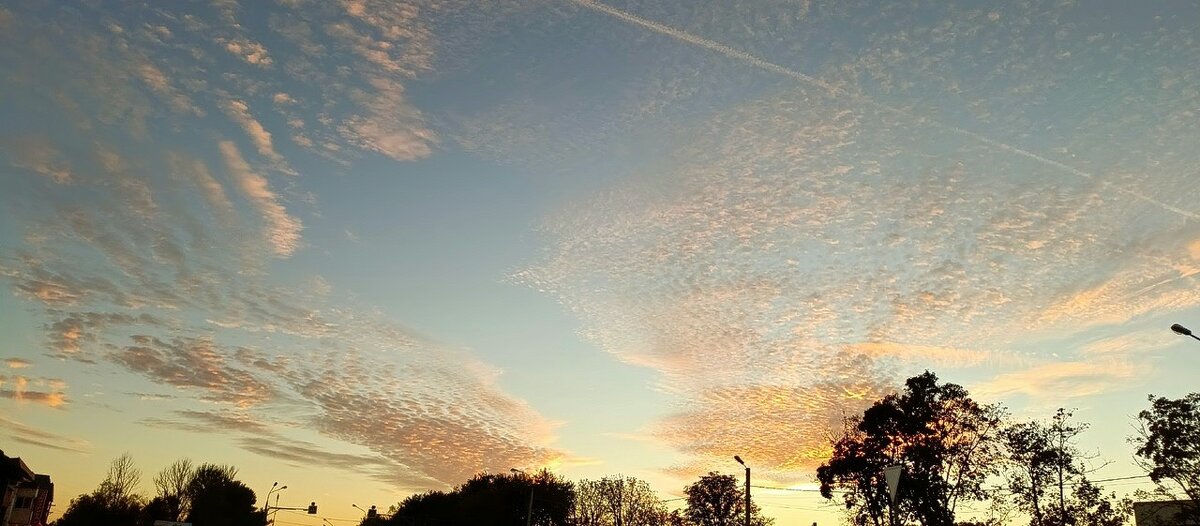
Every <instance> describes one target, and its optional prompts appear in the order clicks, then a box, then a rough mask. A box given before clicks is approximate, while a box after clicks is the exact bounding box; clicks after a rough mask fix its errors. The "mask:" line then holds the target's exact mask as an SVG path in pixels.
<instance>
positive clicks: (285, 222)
mask: <svg viewBox="0 0 1200 526" xmlns="http://www.w3.org/2000/svg"><path fill="white" fill-rule="evenodd" d="M218 147H219V149H220V150H221V155H222V157H224V159H225V165H226V167H227V168H228V169H229V174H230V176H231V177H233V179H234V182H235V183H237V187H238V189H239V190H241V191H242V195H244V196H246V198H247V199H249V200H250V201H251V202H252V203H254V205H255V207H256V208H257V209H258V212H259V214H260V215H261V216H262V218H263V221H265V222H266V223H267V240H268V241H269V242H270V243H271V246H272V247H273V251H274V253H275V255H277V256H280V257H287V256H290V255H292V253H293V252H295V251H296V250H297V249H298V248H299V247H300V231H301V229H303V225H301V223H300V220H299V219H296V218H295V217H292V216H291V215H289V214H288V212H287V209H285V208H284V207H283V205H282V204H280V203H279V198H278V197H277V196H276V195H275V193H274V192H272V191H271V188H270V183H268V182H267V178H266V177H263V176H261V175H259V174H257V173H255V172H254V171H253V170H252V169H251V168H250V165H249V164H247V163H246V160H245V159H243V158H242V154H241V152H239V151H238V149H237V146H234V144H233V143H232V142H230V141H221V142H220V143H219V144H218Z"/></svg>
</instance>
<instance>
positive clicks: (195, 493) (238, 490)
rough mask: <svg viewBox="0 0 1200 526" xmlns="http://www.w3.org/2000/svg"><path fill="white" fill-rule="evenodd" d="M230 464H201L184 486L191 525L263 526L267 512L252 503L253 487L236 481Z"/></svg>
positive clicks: (253, 499) (188, 520)
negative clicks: (188, 503)
mask: <svg viewBox="0 0 1200 526" xmlns="http://www.w3.org/2000/svg"><path fill="white" fill-rule="evenodd" d="M236 476H237V470H236V469H234V468H233V466H219V465H216V464H203V465H201V466H199V467H197V468H196V470H195V471H194V472H193V473H192V477H191V479H190V480H189V481H188V484H187V487H186V488H185V489H184V495H185V497H186V498H187V500H188V501H189V502H190V503H191V506H190V509H189V510H188V513H187V521H186V522H190V523H192V524H193V525H194V526H218V525H221V526H224V525H228V526H262V525H263V524H266V513H265V512H263V511H261V510H258V509H256V508H255V506H254V502H255V496H254V490H251V489H250V488H249V487H247V486H246V485H245V484H242V483H241V482H238V481H237V480H236V479H235V478H234V477H236Z"/></svg>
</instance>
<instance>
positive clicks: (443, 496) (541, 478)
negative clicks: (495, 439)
mask: <svg viewBox="0 0 1200 526" xmlns="http://www.w3.org/2000/svg"><path fill="white" fill-rule="evenodd" d="M531 494H532V496H533V498H532V503H533V504H532V510H533V513H532V515H531V516H529V521H530V523H531V524H536V525H539V526H558V525H566V524H569V518H570V515H571V509H572V506H573V505H574V502H575V490H574V487H573V485H572V484H571V483H570V482H568V481H565V480H563V479H562V478H560V477H558V476H557V475H554V474H553V473H551V472H549V471H547V470H542V471H541V472H539V473H537V474H535V475H533V476H529V475H525V474H523V473H522V474H513V475H507V474H505V475H491V474H481V475H476V476H475V477H473V478H472V479H471V480H468V481H467V482H465V483H463V484H462V485H461V486H459V487H457V488H455V489H454V490H453V491H451V492H442V491H430V492H427V493H422V494H420V495H412V496H409V497H408V498H406V499H404V501H402V502H400V504H399V505H397V506H396V507H394V508H393V509H392V515H391V517H390V518H389V519H387V524H391V525H410V524H438V525H444V526H459V525H463V526H466V525H481V526H486V525H497V526H499V525H503V526H524V524H525V523H526V517H527V513H528V510H529V507H530V495H531Z"/></svg>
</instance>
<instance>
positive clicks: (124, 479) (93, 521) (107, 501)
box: [55, 453, 142, 526]
mask: <svg viewBox="0 0 1200 526" xmlns="http://www.w3.org/2000/svg"><path fill="white" fill-rule="evenodd" d="M139 480H141V473H140V472H139V471H138V470H137V468H136V467H134V464H133V457H130V456H129V454H128V453H126V454H124V455H121V456H120V457H117V458H116V459H114V460H113V461H112V463H111V464H110V465H109V468H108V475H107V476H106V477H105V478H104V480H103V481H101V482H100V486H99V487H97V488H96V490H95V491H93V492H92V493H90V494H87V495H81V496H79V497H77V498H75V499H73V500H71V504H70V506H68V507H67V511H66V512H64V513H63V516H62V517H59V519H58V520H57V521H55V524H56V525H57V526H133V525H136V524H138V519H139V518H140V517H141V513H142V497H141V496H140V495H138V494H137V493H135V490H136V489H137V483H138V481H139Z"/></svg>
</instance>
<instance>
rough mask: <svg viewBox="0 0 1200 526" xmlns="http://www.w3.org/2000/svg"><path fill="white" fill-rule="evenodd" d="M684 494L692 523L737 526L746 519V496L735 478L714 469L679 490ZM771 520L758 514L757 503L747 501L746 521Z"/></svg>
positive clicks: (764, 524)
mask: <svg viewBox="0 0 1200 526" xmlns="http://www.w3.org/2000/svg"><path fill="white" fill-rule="evenodd" d="M683 493H684V495H686V496H687V510H686V511H685V512H684V515H685V516H686V518H687V520H688V522H689V523H691V524H693V525H694V526H740V525H742V524H745V520H746V518H745V517H746V498H745V493H743V492H742V486H741V484H739V483H738V479H737V477H734V476H733V475H722V474H720V473H717V472H709V474H707V475H704V476H702V477H700V480H697V481H696V482H693V483H692V484H691V485H689V486H688V487H686V488H684V490H683ZM773 522H774V521H773V520H772V519H768V518H765V517H763V516H762V514H761V512H760V511H759V509H758V506H757V505H755V504H754V502H753V501H752V502H751V503H750V524H751V525H753V526H769V525H770V524H772V523H773Z"/></svg>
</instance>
